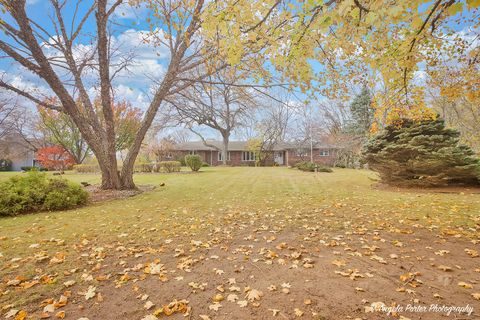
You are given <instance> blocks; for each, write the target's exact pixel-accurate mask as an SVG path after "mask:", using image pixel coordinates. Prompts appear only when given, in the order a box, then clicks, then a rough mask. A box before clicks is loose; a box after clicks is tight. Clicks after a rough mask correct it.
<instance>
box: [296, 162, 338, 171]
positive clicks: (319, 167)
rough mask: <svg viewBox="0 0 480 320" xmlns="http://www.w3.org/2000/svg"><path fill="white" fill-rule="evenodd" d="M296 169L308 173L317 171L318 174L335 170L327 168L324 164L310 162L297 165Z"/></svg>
mask: <svg viewBox="0 0 480 320" xmlns="http://www.w3.org/2000/svg"><path fill="white" fill-rule="evenodd" d="M295 167H296V168H297V169H298V170H301V171H307V172H315V171H317V172H333V170H332V169H331V168H330V167H327V166H325V165H323V164H317V163H314V162H308V161H304V162H299V163H297V164H296V165H295Z"/></svg>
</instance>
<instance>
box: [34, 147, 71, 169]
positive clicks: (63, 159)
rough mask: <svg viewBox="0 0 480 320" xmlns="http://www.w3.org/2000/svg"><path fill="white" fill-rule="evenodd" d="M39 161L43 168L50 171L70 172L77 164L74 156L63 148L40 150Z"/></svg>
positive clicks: (38, 153)
mask: <svg viewBox="0 0 480 320" xmlns="http://www.w3.org/2000/svg"><path fill="white" fill-rule="evenodd" d="M37 161H38V162H39V163H40V164H41V165H42V167H43V168H47V169H49V170H59V171H60V170H62V171H63V170H68V169H71V168H72V167H73V165H74V164H75V159H74V158H73V156H72V154H71V153H70V152H69V151H67V150H66V149H65V148H64V147H62V146H51V147H44V148H40V149H38V151H37Z"/></svg>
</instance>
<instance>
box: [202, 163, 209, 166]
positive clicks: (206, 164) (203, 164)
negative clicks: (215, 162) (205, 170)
mask: <svg viewBox="0 0 480 320" xmlns="http://www.w3.org/2000/svg"><path fill="white" fill-rule="evenodd" d="M202 167H210V165H209V164H208V162H204V163H202Z"/></svg>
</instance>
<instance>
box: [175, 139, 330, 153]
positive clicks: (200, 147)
mask: <svg viewBox="0 0 480 320" xmlns="http://www.w3.org/2000/svg"><path fill="white" fill-rule="evenodd" d="M207 143H208V144H210V145H213V146H215V147H217V148H218V149H222V147H223V142H222V141H219V140H207ZM247 144H248V142H247V141H230V142H229V143H228V150H229V151H246V150H248V146H247ZM313 147H314V148H315V149H336V148H338V146H335V145H329V144H322V143H315V144H314V146H313ZM297 148H310V143H293V142H281V143H278V144H277V145H275V146H274V147H273V151H282V150H286V149H297ZM175 149H176V150H183V151H185V150H187V151H190V150H196V151H204V150H205V151H210V150H213V151H215V150H217V149H216V148H213V147H210V146H206V145H205V144H204V143H203V141H187V142H182V143H178V144H176V145H175Z"/></svg>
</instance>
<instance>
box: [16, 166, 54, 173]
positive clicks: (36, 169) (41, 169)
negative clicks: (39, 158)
mask: <svg viewBox="0 0 480 320" xmlns="http://www.w3.org/2000/svg"><path fill="white" fill-rule="evenodd" d="M20 169H22V171H26V172H28V171H48V170H47V169H45V168H39V167H32V166H25V167H20Z"/></svg>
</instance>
